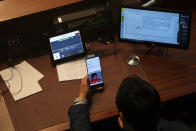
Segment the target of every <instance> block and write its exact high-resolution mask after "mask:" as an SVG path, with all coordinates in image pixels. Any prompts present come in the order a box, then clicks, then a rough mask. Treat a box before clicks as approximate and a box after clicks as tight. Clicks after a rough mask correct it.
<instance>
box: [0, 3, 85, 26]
mask: <svg viewBox="0 0 196 131" xmlns="http://www.w3.org/2000/svg"><path fill="white" fill-rule="evenodd" d="M81 1H83V0H3V1H0V22H1V21H5V20H10V19H14V18H18V17H22V16H26V15H30V14H34V13H38V12H42V11H46V10H49V9H53V8H57V7H62V6H65V5H69V4H74V3H77V2H81Z"/></svg>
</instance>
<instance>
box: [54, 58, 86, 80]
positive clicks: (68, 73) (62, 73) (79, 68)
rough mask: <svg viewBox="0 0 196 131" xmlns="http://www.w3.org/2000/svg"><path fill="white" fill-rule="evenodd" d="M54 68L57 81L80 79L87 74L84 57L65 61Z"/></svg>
mask: <svg viewBox="0 0 196 131" xmlns="http://www.w3.org/2000/svg"><path fill="white" fill-rule="evenodd" d="M56 68H57V73H58V78H59V81H68V80H75V79H81V78H83V77H84V76H85V75H86V74H87V70H86V62H85V59H79V60H75V61H70V62H66V63H64V64H60V65H57V66H56Z"/></svg>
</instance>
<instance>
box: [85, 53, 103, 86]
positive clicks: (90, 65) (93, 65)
mask: <svg viewBox="0 0 196 131" xmlns="http://www.w3.org/2000/svg"><path fill="white" fill-rule="evenodd" d="M86 66H87V72H88V76H89V80H88V82H89V86H90V88H99V87H103V86H104V83H103V76H102V72H101V64H100V57H99V56H95V57H90V58H86Z"/></svg>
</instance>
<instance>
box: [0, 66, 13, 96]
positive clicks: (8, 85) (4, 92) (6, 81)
mask: <svg viewBox="0 0 196 131" xmlns="http://www.w3.org/2000/svg"><path fill="white" fill-rule="evenodd" d="M9 70H10V72H11V77H10V78H9V79H7V80H1V81H0V83H2V82H5V83H6V84H7V88H8V89H6V90H5V91H2V92H1V93H0V95H4V94H6V93H7V92H8V91H9V89H10V83H9V82H8V81H10V80H11V79H12V78H13V71H12V70H11V68H9Z"/></svg>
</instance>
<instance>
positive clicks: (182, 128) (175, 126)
mask: <svg viewBox="0 0 196 131" xmlns="http://www.w3.org/2000/svg"><path fill="white" fill-rule="evenodd" d="M158 128H159V129H160V131H190V129H189V127H188V126H187V125H185V124H184V123H183V122H180V121H168V120H161V121H160V122H159V125H158Z"/></svg>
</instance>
